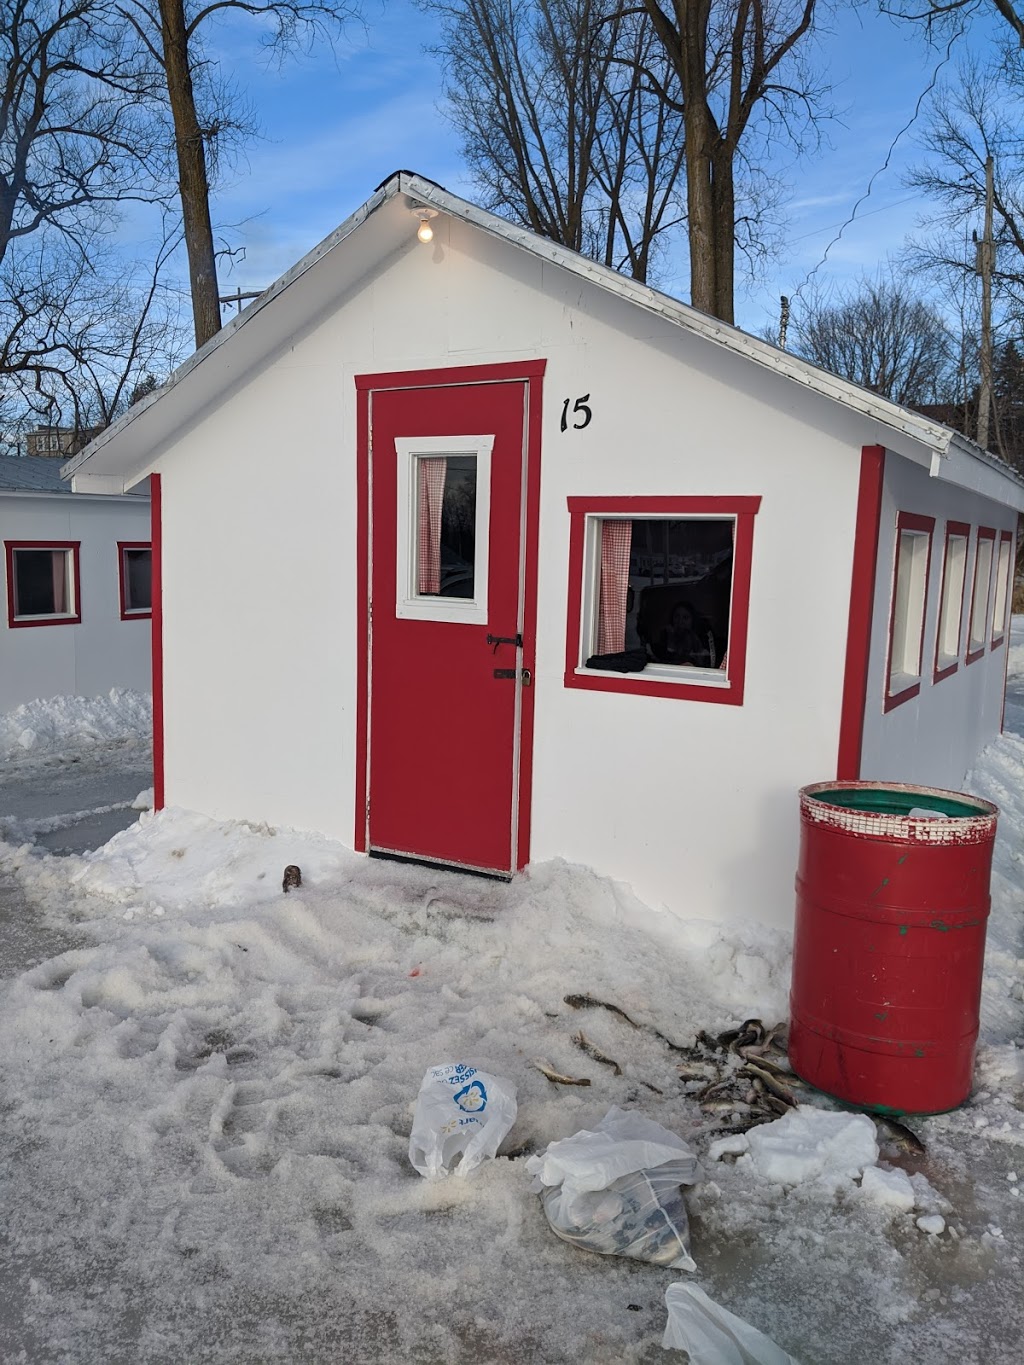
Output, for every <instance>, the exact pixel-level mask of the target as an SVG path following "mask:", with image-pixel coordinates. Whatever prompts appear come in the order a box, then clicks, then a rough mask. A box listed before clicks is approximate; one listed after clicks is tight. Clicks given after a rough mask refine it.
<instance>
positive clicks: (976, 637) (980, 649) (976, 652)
mask: <svg viewBox="0 0 1024 1365" xmlns="http://www.w3.org/2000/svg"><path fill="white" fill-rule="evenodd" d="M997 534H998V532H997V531H996V530H995V529H994V528H993V527H991V526H979V528H978V539H977V545H976V547H975V551H974V582H973V587H972V590H971V614H970V617H969V619H968V622H967V662H968V663H969V664H973V663H976V662H977V660H978V659H980V658H981V656H982V655H983V654H984V653H985V650H986V649H987V648H988V643H989V634H988V608H989V602H990V601H991V598H992V570H993V568H994V566H995V558H996V536H997ZM983 562H984V564H985V582H984V585H981V584H980V578H979V576H980V574H981V572H982V563H983ZM979 586H981V591H980V592H979V591H978V589H979ZM979 615H980V623H979ZM979 624H980V629H979V630H977V631H976V630H975V626H976V625H979Z"/></svg>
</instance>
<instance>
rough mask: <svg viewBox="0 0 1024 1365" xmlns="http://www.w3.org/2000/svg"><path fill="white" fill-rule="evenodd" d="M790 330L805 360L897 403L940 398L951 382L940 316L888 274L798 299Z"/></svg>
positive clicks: (949, 344)
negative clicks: (824, 295) (828, 294)
mask: <svg viewBox="0 0 1024 1365" xmlns="http://www.w3.org/2000/svg"><path fill="white" fill-rule="evenodd" d="M789 335H790V338H791V343H792V349H793V350H794V351H796V352H797V354H798V355H802V356H803V357H804V359H806V360H810V361H811V362H812V363H813V364H815V365H820V366H821V368H822V369H825V370H830V371H831V372H832V373H833V374H837V375H840V376H842V378H844V379H850V380H852V381H853V382H854V383H855V384H861V385H863V387H864V388H866V389H871V390H872V391H873V392H875V393H880V394H882V395H883V396H884V397H885V398H891V399H893V401H894V402H897V403H905V404H909V405H912V406H919V405H922V404H931V403H940V402H945V401H947V399H948V397H949V395H950V392H951V389H952V386H953V384H954V383H955V344H954V338H953V336H952V335H951V333H950V329H949V327H948V325H947V323H946V320H945V318H944V317H943V316H942V314H941V313H940V312H939V311H938V310H937V309H935V308H933V307H932V306H931V305H930V304H928V303H926V302H924V301H923V300H922V299H920V298H916V297H914V296H913V295H912V294H911V293H910V292H909V291H908V290H907V289H906V288H904V287H903V286H902V285H900V284H899V283H897V282H896V280H895V279H892V278H890V279H886V278H884V277H883V278H879V279H877V280H864V281H863V282H862V283H861V284H860V285H859V286H858V287H857V288H856V289H855V290H852V291H850V292H848V293H845V294H840V295H838V296H837V297H835V298H834V299H833V300H820V299H819V300H814V299H811V300H810V301H807V302H805V303H804V304H803V307H802V308H801V309H800V310H798V311H797V312H796V314H795V315H794V317H793V319H792V321H791V323H790V332H789Z"/></svg>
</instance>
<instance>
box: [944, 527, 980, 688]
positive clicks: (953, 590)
mask: <svg viewBox="0 0 1024 1365" xmlns="http://www.w3.org/2000/svg"><path fill="white" fill-rule="evenodd" d="M970 541H971V528H970V526H968V524H967V522H965V521H947V522H946V549H945V553H944V554H943V557H942V586H941V587H940V588H939V624H938V629H937V630H936V632H935V681H936V682H941V681H942V679H943V678H948V677H949V676H950V675H951V674H953V673H955V672H956V671H957V669H958V668H959V667H960V650H961V647H962V645H963V633H964V626H963V620H964V595H965V592H966V589H967V550H968V547H969V546H970Z"/></svg>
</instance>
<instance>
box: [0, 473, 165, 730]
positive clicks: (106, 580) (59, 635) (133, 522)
mask: <svg viewBox="0 0 1024 1365" xmlns="http://www.w3.org/2000/svg"><path fill="white" fill-rule="evenodd" d="M149 537H150V516H149V502H148V500H147V499H145V498H138V497H122V498H97V497H91V496H89V495H86V494H71V493H40V494H35V493H21V492H19V493H3V492H0V541H9V540H18V541H21V540H55V541H62V540H71V541H74V540H77V541H80V542H81V548H80V551H79V556H80V560H79V563H80V574H81V614H82V620H81V623H80V624H78V625H52V626H31V627H19V628H16V629H11V627H10V626H9V625H8V622H7V582H6V573H7V561H6V555H4V556H3V562H2V565H0V573H2V574H3V575H4V584H3V595H2V602H3V616H2V620H0V711H9V710H11V709H12V708H13V707H15V706H18V705H20V704H21V703H22V702H25V701H31V700H33V699H34V698H36V697H61V696H75V695H77V696H84V697H95V696H100V695H102V694H103V693H105V692H109V691H110V689H111V688H112V687H128V688H132V689H133V690H135V691H139V692H148V691H149V689H150V677H151V667H150V660H151V643H150V629H149V621H148V619H136V620H131V621H122V620H121V607H120V596H119V587H118V564H117V543H118V541H131V540H136V541H148V540H149Z"/></svg>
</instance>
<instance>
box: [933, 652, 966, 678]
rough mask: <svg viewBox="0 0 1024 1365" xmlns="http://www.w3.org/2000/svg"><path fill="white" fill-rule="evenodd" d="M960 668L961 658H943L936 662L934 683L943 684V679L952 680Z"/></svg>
mask: <svg viewBox="0 0 1024 1365" xmlns="http://www.w3.org/2000/svg"><path fill="white" fill-rule="evenodd" d="M959 667H960V659H959V657H956V658H950V657H946V656H942V657H940V658H938V659H936V660H935V674H934V676H933V678H932V682H937V683H938V682H942V680H943V678H951V677H952V676H953V674H954V673H955V672H956V671H957V669H958V668H959Z"/></svg>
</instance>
